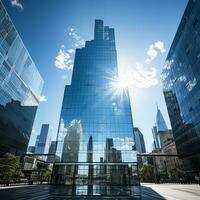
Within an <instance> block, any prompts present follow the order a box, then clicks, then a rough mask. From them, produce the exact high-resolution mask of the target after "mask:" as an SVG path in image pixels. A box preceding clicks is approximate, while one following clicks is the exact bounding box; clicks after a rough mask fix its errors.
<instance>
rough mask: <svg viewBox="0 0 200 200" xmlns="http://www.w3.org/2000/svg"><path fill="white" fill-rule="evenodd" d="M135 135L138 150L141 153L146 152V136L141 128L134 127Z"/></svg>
mask: <svg viewBox="0 0 200 200" xmlns="http://www.w3.org/2000/svg"><path fill="white" fill-rule="evenodd" d="M134 135H135V144H136V151H137V152H139V153H145V152H146V147H145V142H144V137H143V134H142V133H141V131H140V130H139V128H137V127H135V128H134Z"/></svg>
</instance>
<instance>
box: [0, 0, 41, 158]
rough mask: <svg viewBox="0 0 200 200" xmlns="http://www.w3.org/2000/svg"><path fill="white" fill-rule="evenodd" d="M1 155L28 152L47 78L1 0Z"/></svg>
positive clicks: (19, 154)
mask: <svg viewBox="0 0 200 200" xmlns="http://www.w3.org/2000/svg"><path fill="white" fill-rule="evenodd" d="M0 13H1V14H0V22H1V25H0V32H1V34H0V141H1V142H0V155H1V154H4V153H12V154H15V155H18V156H21V155H23V154H25V153H26V150H27V146H28V143H29V139H30V135H31V131H32V127H33V122H34V119H35V114H36V111H37V107H38V104H39V99H40V95H41V91H42V88H43V79H42V77H41V75H40V73H39V71H38V69H37V68H36V66H35V64H34V62H33V60H32V58H31V56H30V54H29V52H28V51H27V49H26V47H25V45H24V43H23V41H22V39H21V38H20V36H19V34H18V32H17V30H16V28H15V26H14V24H13V23H12V21H11V19H10V17H9V15H8V13H7V11H6V9H5V7H4V6H3V4H2V2H1V1H0Z"/></svg>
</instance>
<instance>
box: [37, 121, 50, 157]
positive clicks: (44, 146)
mask: <svg viewBox="0 0 200 200" xmlns="http://www.w3.org/2000/svg"><path fill="white" fill-rule="evenodd" d="M51 136H52V127H51V125H50V124H42V127H41V131H40V136H39V141H38V143H37V146H36V149H35V153H36V154H48V152H49V147H50V144H51ZM36 142H37V141H36Z"/></svg>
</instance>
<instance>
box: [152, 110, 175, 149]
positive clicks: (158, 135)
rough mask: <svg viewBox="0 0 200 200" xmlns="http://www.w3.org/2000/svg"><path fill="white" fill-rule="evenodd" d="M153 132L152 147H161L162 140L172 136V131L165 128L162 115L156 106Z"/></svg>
mask: <svg viewBox="0 0 200 200" xmlns="http://www.w3.org/2000/svg"><path fill="white" fill-rule="evenodd" d="M152 134H153V139H154V141H153V149H154V150H156V149H161V148H162V146H163V144H164V141H165V140H166V139H168V138H172V131H171V130H170V129H168V128H167V125H166V122H165V120H164V117H163V115H162V113H161V111H160V109H159V108H158V106H157V114H156V123H155V125H154V126H153V128H152Z"/></svg>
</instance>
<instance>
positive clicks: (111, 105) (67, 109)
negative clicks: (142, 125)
mask: <svg viewBox="0 0 200 200" xmlns="http://www.w3.org/2000/svg"><path fill="white" fill-rule="evenodd" d="M117 77H118V72H117V54H116V48H115V36H114V29H113V28H109V27H108V26H104V25H103V21H102V20H95V29H94V40H92V41H86V43H85V47H84V48H80V49H76V54H75V61H74V68H73V75H72V83H71V85H70V86H66V88H65V93H64V99H63V105H62V110H61V116H60V124H59V130H58V136H57V151H56V155H57V156H59V157H60V160H58V161H57V162H56V163H55V164H54V170H53V183H55V184H60V183H64V184H71V185H72V184H74V185H76V184H79V185H80V184H82V185H87V184H88V183H89V180H88V178H89V177H87V174H88V165H91V162H90V163H88V161H91V160H92V162H93V163H94V164H93V169H100V168H101V167H102V165H104V166H105V168H104V169H105V170H108V171H107V172H106V173H111V171H110V169H111V168H109V169H108V168H106V165H115V166H116V168H118V165H119V163H120V166H122V167H121V168H120V169H121V170H122V171H121V172H122V173H121V174H124V176H123V177H124V179H123V178H122V179H123V181H122V179H118V182H117V181H115V184H117V183H118V185H119V186H120V185H123V183H126V184H129V185H130V186H131V185H134V184H136V183H138V182H137V178H136V177H135V178H133V177H132V174H133V173H129V172H130V171H131V170H132V169H133V168H134V167H135V166H136V163H135V161H136V156H135V152H134V151H133V150H132V146H133V145H134V137H133V123H132V117H131V108H130V102H129V95H128V91H127V90H126V89H124V90H122V88H118V87H117V85H118V84H117V83H116V80H117ZM73 120H78V121H79V122H80V124H81V127H82V139H81V141H80V142H81V148H79V149H77V150H79V156H78V161H77V159H75V157H76V155H77V153H75V152H74V150H73V148H69V149H68V151H67V153H66V158H67V157H68V158H69V157H70V156H71V155H73V156H74V159H72V160H70V161H68V160H65V163H63V159H62V157H63V156H62V155H63V152H65V143H66V142H69V140H68V139H66V138H67V137H68V134H69V133H68V127H69V125H70V123H71V122H72V121H73ZM91 137H92V143H93V152H92V154H89V155H88V154H87V149H88V148H89V147H91ZM108 140H109V141H110V143H112V144H110V145H111V146H112V148H111V152H113V153H112V154H110V155H115V158H111V157H109V158H108V156H107V153H106V152H105V151H106V149H107V146H108ZM88 141H89V143H88ZM73 144H74V145H75V146H77V147H78V145H79V144H78V143H77V141H76V140H75V139H74V140H71V145H73ZM88 156H89V157H88ZM91 156H92V158H90V157H91ZM87 158H90V159H89V160H88V159H87ZM103 161H104V162H103ZM59 162H60V163H59ZM87 163H88V164H87ZM100 164H101V165H100ZM71 165H74V166H76V167H75V168H76V169H75V170H76V171H75V172H74V174H76V175H75V176H74V177H73V179H71V180H72V182H69V181H68V180H69V178H70V177H68V176H66V173H65V172H66V170H65V169H64V168H65V167H64V166H71ZM131 166H132V168H131ZM123 170H124V171H123ZM96 171H98V170H94V171H93V172H94V173H95V172H96ZM76 172H77V173H78V174H77V173H76ZM63 173H65V174H63ZM99 174H100V173H97V174H93V184H94V185H112V182H111V181H110V180H111V179H107V178H108V177H109V176H108V177H106V176H104V177H103V178H102V176H101V177H100V175H99ZM90 175H91V174H90ZM69 176H71V174H70V175H69ZM63 177H65V178H63ZM78 177H79V179H78ZM127 177H128V178H127ZM80 180H82V182H80Z"/></svg>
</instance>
